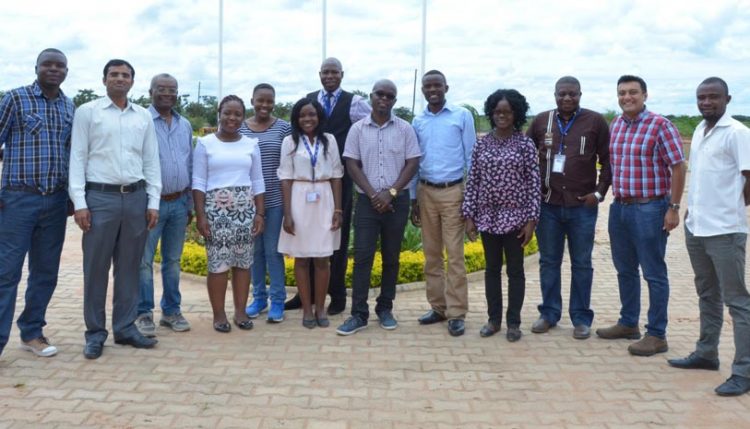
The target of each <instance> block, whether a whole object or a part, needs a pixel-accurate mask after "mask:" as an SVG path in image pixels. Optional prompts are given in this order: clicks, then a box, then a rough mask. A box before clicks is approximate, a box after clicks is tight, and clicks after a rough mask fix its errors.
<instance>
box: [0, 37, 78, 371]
mask: <svg viewBox="0 0 750 429" xmlns="http://www.w3.org/2000/svg"><path fill="white" fill-rule="evenodd" d="M35 70H36V76H37V79H36V80H35V81H34V83H32V84H31V85H29V86H25V87H21V88H17V89H14V90H11V91H9V92H8V93H7V94H5V96H4V97H3V99H2V101H0V143H5V159H4V160H3V172H2V182H1V183H2V184H1V185H0V237H2V239H0V261H2V263H1V264H0V353H2V351H3V348H5V345H6V344H7V343H8V337H9V335H10V329H11V325H12V324H13V314H14V312H15V305H16V294H17V292H18V283H19V282H20V280H21V270H22V268H23V261H24V258H25V257H26V254H27V253H28V255H29V275H28V285H27V287H26V306H25V308H24V310H23V312H22V313H21V315H20V316H19V317H18V321H17V324H18V328H19V330H20V331H21V348H22V349H24V350H28V351H30V352H33V353H34V354H36V355H37V356H43V357H49V356H54V355H55V354H56V353H57V348H56V347H55V346H53V345H51V344H50V343H49V341H48V340H47V338H46V337H45V336H44V334H43V333H42V328H43V327H44V325H46V324H47V323H46V321H45V320H44V318H45V313H46V312H47V305H48V304H49V301H50V299H51V298H52V293H53V292H54V291H55V287H56V286H57V271H58V268H59V266H60V253H61V252H62V246H63V241H64V240H65V223H66V215H67V207H68V192H67V190H66V189H67V184H68V159H69V157H70V134H71V128H72V124H73V110H74V106H73V102H72V101H70V99H69V98H68V97H66V96H65V94H63V92H62V91H61V90H60V84H61V83H62V82H63V81H64V80H65V77H66V76H67V74H68V60H67V58H66V57H65V55H64V54H63V53H62V52H60V51H59V50H57V49H45V50H43V51H42V52H41V53H40V54H39V56H38V57H37V61H36V67H35Z"/></svg>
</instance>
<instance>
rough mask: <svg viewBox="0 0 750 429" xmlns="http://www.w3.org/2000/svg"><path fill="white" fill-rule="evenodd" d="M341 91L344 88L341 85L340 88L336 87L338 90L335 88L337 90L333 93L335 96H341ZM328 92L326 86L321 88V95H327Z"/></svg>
mask: <svg viewBox="0 0 750 429" xmlns="http://www.w3.org/2000/svg"><path fill="white" fill-rule="evenodd" d="M341 91H342V90H341V87H338V88H336V90H335V91H333V92H332V93H331V94H333V96H334V97H338V96H339V94H341ZM326 94H328V91H326V89H325V88H323V89H321V90H320V95H321V96H323V97H325V95H326Z"/></svg>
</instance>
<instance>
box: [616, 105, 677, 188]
mask: <svg viewBox="0 0 750 429" xmlns="http://www.w3.org/2000/svg"><path fill="white" fill-rule="evenodd" d="M609 160H610V164H611V166H612V192H613V193H614V195H615V197H620V198H622V197H625V198H628V197H632V198H650V197H659V196H663V195H667V194H669V192H670V187H671V176H672V173H671V171H670V169H669V167H671V166H673V165H676V164H679V163H681V162H683V161H685V157H684V155H683V152H682V140H681V139H680V134H679V133H678V132H677V128H675V126H674V125H673V124H672V123H671V122H669V120H668V119H666V118H664V117H663V116H660V115H657V114H655V113H652V112H649V111H648V110H646V109H644V110H643V111H642V112H641V113H640V114H639V115H638V118H636V119H635V120H630V119H627V118H625V117H623V116H618V117H617V118H615V120H614V121H612V124H611V125H610V143H609Z"/></svg>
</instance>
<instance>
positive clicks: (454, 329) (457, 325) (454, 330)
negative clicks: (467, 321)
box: [448, 319, 464, 337]
mask: <svg viewBox="0 0 750 429" xmlns="http://www.w3.org/2000/svg"><path fill="white" fill-rule="evenodd" d="M448 333H449V334H451V335H452V336H454V337H458V336H461V335H463V334H464V321H463V320H461V319H451V320H449V321H448Z"/></svg>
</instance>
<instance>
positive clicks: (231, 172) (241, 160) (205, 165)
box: [193, 134, 266, 195]
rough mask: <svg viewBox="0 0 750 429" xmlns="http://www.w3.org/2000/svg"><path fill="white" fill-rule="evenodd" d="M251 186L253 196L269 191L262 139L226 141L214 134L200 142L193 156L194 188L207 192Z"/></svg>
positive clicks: (246, 138)
mask: <svg viewBox="0 0 750 429" xmlns="http://www.w3.org/2000/svg"><path fill="white" fill-rule="evenodd" d="M230 186H250V187H252V190H253V195H258V194H262V193H264V192H266V186H265V182H263V168H262V164H261V159H260V147H259V146H258V139H255V138H252V139H251V138H248V137H245V136H242V138H240V139H239V140H237V141H236V142H223V141H221V140H219V139H218V138H217V137H216V135H214V134H211V135H208V136H205V137H201V138H199V139H198V144H197V145H196V146H195V152H194V153H193V189H195V190H198V191H201V192H204V193H205V192H207V191H210V190H213V189H219V188H226V187H230Z"/></svg>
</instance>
